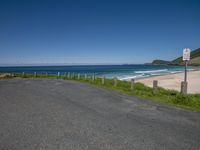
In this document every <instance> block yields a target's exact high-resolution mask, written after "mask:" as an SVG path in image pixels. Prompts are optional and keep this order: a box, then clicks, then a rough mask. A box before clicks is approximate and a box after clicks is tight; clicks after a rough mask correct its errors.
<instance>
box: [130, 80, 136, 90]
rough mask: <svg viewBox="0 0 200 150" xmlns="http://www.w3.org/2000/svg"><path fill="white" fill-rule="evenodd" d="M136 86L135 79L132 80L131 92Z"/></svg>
mask: <svg viewBox="0 0 200 150" xmlns="http://www.w3.org/2000/svg"><path fill="white" fill-rule="evenodd" d="M134 84H135V79H131V90H133V88H134Z"/></svg>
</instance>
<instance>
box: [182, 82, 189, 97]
mask: <svg viewBox="0 0 200 150" xmlns="http://www.w3.org/2000/svg"><path fill="white" fill-rule="evenodd" d="M187 84H188V83H187V82H185V81H182V82H181V93H182V94H187Z"/></svg>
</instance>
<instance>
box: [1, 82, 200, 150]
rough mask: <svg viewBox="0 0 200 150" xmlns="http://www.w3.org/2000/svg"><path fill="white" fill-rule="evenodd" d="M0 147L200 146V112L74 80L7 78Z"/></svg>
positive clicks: (115, 149) (198, 149)
mask: <svg viewBox="0 0 200 150" xmlns="http://www.w3.org/2000/svg"><path fill="white" fill-rule="evenodd" d="M0 150H200V113H199V112H195V111H188V110H183V109H179V108H174V107H170V106H165V105H161V104H156V103H154V102H151V101H148V100H141V99H138V98H135V97H130V96H126V95H123V94H119V93H117V92H114V91H111V90H106V89H103V88H98V87H95V86H92V85H87V84H83V83H79V82H76V81H64V80H62V79H19V78H15V79H5V80H0Z"/></svg>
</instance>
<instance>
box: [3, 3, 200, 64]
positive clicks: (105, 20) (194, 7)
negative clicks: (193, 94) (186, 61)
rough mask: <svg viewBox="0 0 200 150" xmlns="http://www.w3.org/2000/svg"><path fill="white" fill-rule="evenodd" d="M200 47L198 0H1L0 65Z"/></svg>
mask: <svg viewBox="0 0 200 150" xmlns="http://www.w3.org/2000/svg"><path fill="white" fill-rule="evenodd" d="M184 47H189V48H191V49H196V48H199V47H200V1H199V0H160V1H158V0H137V1H134V0H130V1H128V0H120V1H118V0H90V1H89V0H24V1H22V0H13V1H11V0H1V1H0V65H5V64H17V65H19V64H54V63H55V64H57V63H62V64H65V63H90V64H96V63H145V62H150V61H152V60H153V59H156V58H160V59H166V60H170V59H173V58H175V57H177V56H179V55H181V54H182V49H183V48H184Z"/></svg>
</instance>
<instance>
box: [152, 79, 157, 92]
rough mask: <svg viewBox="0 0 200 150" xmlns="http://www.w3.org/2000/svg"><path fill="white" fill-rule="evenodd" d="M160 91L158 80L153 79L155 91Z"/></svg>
mask: <svg viewBox="0 0 200 150" xmlns="http://www.w3.org/2000/svg"><path fill="white" fill-rule="evenodd" d="M157 91H158V81H157V80H153V93H156V92H157Z"/></svg>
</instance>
